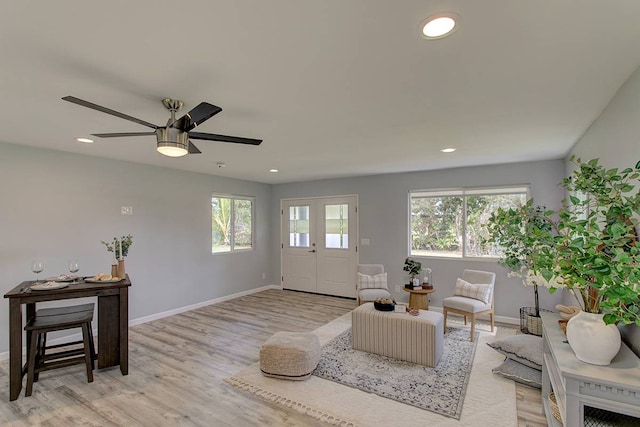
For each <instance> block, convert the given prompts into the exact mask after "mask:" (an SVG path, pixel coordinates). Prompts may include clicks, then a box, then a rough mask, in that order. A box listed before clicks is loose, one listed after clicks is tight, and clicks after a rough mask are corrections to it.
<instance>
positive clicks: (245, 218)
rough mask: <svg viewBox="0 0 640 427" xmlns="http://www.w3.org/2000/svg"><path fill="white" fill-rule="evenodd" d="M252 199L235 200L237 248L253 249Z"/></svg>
mask: <svg viewBox="0 0 640 427" xmlns="http://www.w3.org/2000/svg"><path fill="white" fill-rule="evenodd" d="M252 205H253V203H252V201H251V200H242V199H235V200H234V206H233V207H234V212H233V213H234V220H235V221H234V222H235V223H234V228H233V232H234V234H233V248H234V249H235V250H240V249H251V242H252V238H251V230H252V228H251V214H252V212H253V207H252Z"/></svg>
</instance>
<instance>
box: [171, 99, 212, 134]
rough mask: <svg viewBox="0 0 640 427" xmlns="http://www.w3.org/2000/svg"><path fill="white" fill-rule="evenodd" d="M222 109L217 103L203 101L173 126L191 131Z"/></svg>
mask: <svg viewBox="0 0 640 427" xmlns="http://www.w3.org/2000/svg"><path fill="white" fill-rule="evenodd" d="M220 111H222V108H220V107H218V106H217V105H213V104H209V103H208V102H201V103H200V104H198V105H197V106H196V107H195V108H194V109H192V110H191V111H189V112H188V113H187V114H185V115H184V116H182V117H180V118H179V119H178V120H176V122H175V123H174V124H173V125H172V126H173V127H175V128H178V129H180V130H182V131H184V132H189V131H190V130H191V129H193V128H195V127H196V126H198V125H199V124H201V123H202V122H204V121H205V120H208V119H210V118H211V117H213V116H215V115H216V114H218V113H219V112H220Z"/></svg>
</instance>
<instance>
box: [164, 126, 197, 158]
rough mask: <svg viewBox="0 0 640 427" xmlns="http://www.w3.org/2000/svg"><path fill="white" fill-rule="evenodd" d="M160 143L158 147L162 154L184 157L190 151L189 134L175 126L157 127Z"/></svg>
mask: <svg viewBox="0 0 640 427" xmlns="http://www.w3.org/2000/svg"><path fill="white" fill-rule="evenodd" d="M156 138H157V140H158V144H157V146H156V149H157V150H158V152H159V153H160V154H164V155H165V156H169V157H182V156H186V155H187V154H188V153H189V134H188V133H187V132H181V131H180V130H179V129H175V128H158V129H156Z"/></svg>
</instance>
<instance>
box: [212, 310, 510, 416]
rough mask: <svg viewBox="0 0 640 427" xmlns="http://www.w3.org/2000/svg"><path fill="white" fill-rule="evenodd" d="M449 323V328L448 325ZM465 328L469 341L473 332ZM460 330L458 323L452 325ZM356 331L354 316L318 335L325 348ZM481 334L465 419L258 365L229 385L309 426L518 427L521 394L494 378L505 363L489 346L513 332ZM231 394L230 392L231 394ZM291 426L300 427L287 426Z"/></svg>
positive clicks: (499, 329) (341, 319)
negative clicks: (273, 373)
mask: <svg viewBox="0 0 640 427" xmlns="http://www.w3.org/2000/svg"><path fill="white" fill-rule="evenodd" d="M447 323H449V322H447ZM459 324H460V327H462V328H463V330H464V331H465V332H466V333H467V337H468V336H469V335H468V333H469V327H468V326H463V325H462V322H459ZM448 326H453V327H455V326H456V322H451V325H448ZM350 328H351V313H347V314H345V315H344V316H341V317H339V318H337V319H335V320H333V321H331V322H329V323H327V324H326V325H323V326H321V327H320V328H318V329H316V330H315V331H314V332H313V333H314V334H316V335H317V336H318V337H319V338H320V344H321V345H326V344H327V343H329V342H330V341H331V340H333V339H334V338H335V337H337V336H339V335H340V334H342V333H343V332H345V331H346V330H347V329H350ZM476 330H478V331H479V332H480V337H479V339H478V344H477V348H476V353H475V357H474V359H473V367H472V369H471V377H470V379H469V383H468V385H467V392H466V396H465V397H464V409H463V410H462V416H461V417H460V419H459V420H458V419H455V418H452V417H447V416H444V415H441V414H438V413H435V412H431V411H425V410H424V409H420V408H418V407H416V406H413V405H407V404H404V403H402V402H399V401H397V400H393V399H387V398H386V397H381V396H378V395H377V394H374V393H368V392H366V391H363V390H360V389H357V388H355V387H349V386H346V385H343V384H340V383H337V382H334V381H330V380H327V379H324V378H320V377H317V376H315V375H312V376H311V377H310V378H309V379H307V380H305V381H287V380H280V379H276V378H269V377H265V376H264V375H262V373H261V372H260V364H259V363H258V362H256V363H254V364H252V365H250V366H247V367H245V368H242V369H241V370H240V372H238V373H236V374H235V375H233V376H231V377H229V378H225V380H224V381H225V382H226V383H227V384H229V385H230V386H232V387H234V388H237V389H238V390H239V391H241V392H243V393H248V394H250V395H253V396H255V397H258V398H260V399H262V400H264V401H265V402H269V403H271V404H273V405H275V406H277V407H281V408H282V409H283V410H284V411H296V412H300V413H303V414H306V415H307V416H308V417H309V418H310V420H309V423H308V424H302V425H317V424H315V423H314V421H313V420H319V421H322V422H323V423H324V424H331V425H336V426H342V427H357V426H362V427H369V426H402V427H425V426H438V427H478V426H491V427H514V426H517V425H518V416H517V409H516V390H515V385H514V382H513V381H510V380H507V379H504V378H502V377H499V376H498V375H494V374H493V373H492V372H491V369H493V368H494V367H496V366H497V365H499V364H500V363H501V362H502V361H503V360H504V357H503V356H502V355H501V354H499V353H498V352H497V351H495V350H493V349H492V348H490V347H489V346H488V345H487V344H486V343H487V342H488V341H494V340H497V339H502V338H504V337H506V336H509V335H513V334H514V329H511V328H505V327H502V326H499V327H497V328H496V330H495V331H494V332H493V333H491V332H488V330H489V328H488V327H487V328H486V330H484V329H483V328H482V327H480V328H478V325H476ZM230 390H231V389H230ZM287 425H291V426H293V425H300V424H296V423H287Z"/></svg>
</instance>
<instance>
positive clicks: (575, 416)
mask: <svg viewBox="0 0 640 427" xmlns="http://www.w3.org/2000/svg"><path fill="white" fill-rule="evenodd" d="M540 314H541V316H542V334H543V338H544V359H543V365H542V402H543V406H544V411H545V415H546V417H547V423H548V424H549V426H554V427H556V426H562V424H561V423H560V422H558V421H557V420H556V419H555V418H554V417H553V415H552V413H551V409H550V406H549V402H548V396H549V393H550V392H552V391H553V392H554V393H555V395H556V400H557V402H558V407H559V409H560V414H561V417H562V420H563V421H564V426H566V427H583V426H584V425H585V423H584V419H585V407H591V408H598V409H602V410H605V411H610V412H613V413H615V414H624V415H620V417H621V418H624V420H625V422H626V424H624V425H640V359H639V358H638V356H636V355H635V354H634V353H633V352H632V351H631V350H630V349H629V348H628V347H627V346H626V345H625V344H624V343H623V344H622V348H621V349H620V352H619V353H618V355H617V356H616V357H615V358H614V359H613V361H612V362H611V364H610V365H608V366H597V365H591V364H588V363H584V362H581V361H579V360H578V359H577V358H576V356H575V354H574V353H573V350H571V347H570V346H569V343H567V341H566V337H565V335H564V334H563V333H562V331H561V330H560V326H559V325H558V320H559V319H560V316H558V315H557V314H555V313H540ZM593 345H594V346H597V345H598V343H597V342H594V343H593ZM615 414H611V415H613V418H615V417H616V416H615ZM630 417H636V418H637V422H638V424H635V420H634V419H633V418H630ZM629 420H631V421H629ZM629 422H631V424H629ZM596 425H597V424H596ZM606 425H611V424H606ZM613 425H615V422H614V424H613Z"/></svg>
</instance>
